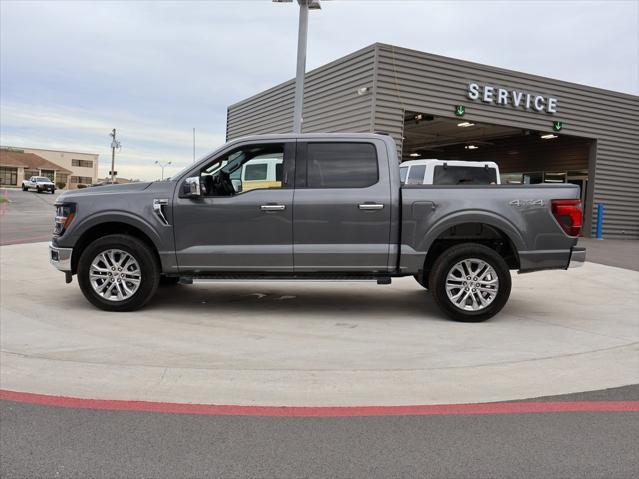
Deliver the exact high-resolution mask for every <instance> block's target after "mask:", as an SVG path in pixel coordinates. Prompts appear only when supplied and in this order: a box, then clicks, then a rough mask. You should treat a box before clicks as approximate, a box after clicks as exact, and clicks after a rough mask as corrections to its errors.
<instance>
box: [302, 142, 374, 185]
mask: <svg viewBox="0 0 639 479" xmlns="http://www.w3.org/2000/svg"><path fill="white" fill-rule="evenodd" d="M306 158H307V163H306V167H307V170H306V185H307V187H308V188H366V187H368V186H372V185H374V184H375V183H377V181H378V178H379V174H378V171H377V152H376V150H375V146H374V145H373V144H371V143H347V142H338V143H308V145H307V153H306Z"/></svg>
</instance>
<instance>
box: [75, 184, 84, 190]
mask: <svg viewBox="0 0 639 479" xmlns="http://www.w3.org/2000/svg"><path fill="white" fill-rule="evenodd" d="M76 186H77V188H78V189H79V190H81V189H82V188H86V187H87V185H84V184H82V183H78V184H77V185H76Z"/></svg>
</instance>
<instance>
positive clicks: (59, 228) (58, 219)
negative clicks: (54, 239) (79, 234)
mask: <svg viewBox="0 0 639 479" xmlns="http://www.w3.org/2000/svg"><path fill="white" fill-rule="evenodd" d="M74 216H75V205H74V204H73V203H66V204H62V205H56V212H55V229H54V230H53V234H54V235H56V236H61V235H62V234H64V232H65V231H66V230H67V228H68V227H69V225H70V224H71V222H72V221H73V217H74Z"/></svg>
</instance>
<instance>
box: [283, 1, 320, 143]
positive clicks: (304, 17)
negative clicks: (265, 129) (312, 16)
mask: <svg viewBox="0 0 639 479" xmlns="http://www.w3.org/2000/svg"><path fill="white" fill-rule="evenodd" d="M292 2H293V0H273V3H292ZM297 3H299V5H300V20H299V31H298V34H297V73H296V75H295V107H294V109H293V133H302V115H303V107H304V73H305V72H306V36H307V33H308V11H309V10H319V9H321V8H322V7H321V5H320V2H319V0H297Z"/></svg>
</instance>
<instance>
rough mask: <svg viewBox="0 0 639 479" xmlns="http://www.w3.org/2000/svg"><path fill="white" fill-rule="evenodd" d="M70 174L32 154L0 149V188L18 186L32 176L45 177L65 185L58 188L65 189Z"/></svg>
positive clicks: (68, 171) (64, 169)
mask: <svg viewBox="0 0 639 479" xmlns="http://www.w3.org/2000/svg"><path fill="white" fill-rule="evenodd" d="M70 174H71V171H70V170H67V169H66V168H63V167H62V166H60V165H58V164H56V163H53V162H52V161H49V160H46V159H44V158H42V157H41V156H39V155H36V154H34V153H26V152H25V151H24V150H17V149H9V148H2V149H0V185H2V186H20V185H21V184H22V180H25V179H29V178H31V177H32V176H46V177H47V178H49V179H51V181H53V182H54V183H56V184H58V185H62V184H64V185H65V186H59V187H66V184H67V182H68V179H69V175H70Z"/></svg>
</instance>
